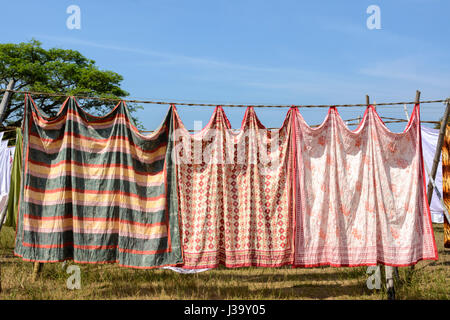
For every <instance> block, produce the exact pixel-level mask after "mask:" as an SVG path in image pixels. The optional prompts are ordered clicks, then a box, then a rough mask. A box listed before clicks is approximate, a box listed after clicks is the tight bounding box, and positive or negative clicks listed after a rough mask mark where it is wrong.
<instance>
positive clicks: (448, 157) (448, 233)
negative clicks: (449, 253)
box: [442, 126, 450, 248]
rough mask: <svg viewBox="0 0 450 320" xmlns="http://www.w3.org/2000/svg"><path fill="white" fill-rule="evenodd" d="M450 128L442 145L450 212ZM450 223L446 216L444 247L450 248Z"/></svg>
mask: <svg viewBox="0 0 450 320" xmlns="http://www.w3.org/2000/svg"><path fill="white" fill-rule="evenodd" d="M449 128H450V126H447V128H446V130H445V136H444V144H443V145H442V191H443V193H444V204H445V206H446V207H447V210H450V129H449ZM449 222H450V221H448V220H447V218H446V217H445V216H444V247H445V248H450V223H449Z"/></svg>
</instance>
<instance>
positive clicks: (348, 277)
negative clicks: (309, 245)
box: [0, 224, 450, 300]
mask: <svg viewBox="0 0 450 320" xmlns="http://www.w3.org/2000/svg"><path fill="white" fill-rule="evenodd" d="M434 231H435V237H436V242H437V245H438V250H439V260H438V261H431V262H430V261H422V262H419V263H418V264H417V265H416V267H415V269H414V272H413V273H411V272H410V268H400V270H399V271H400V280H399V281H397V282H396V294H397V298H398V299H446V300H448V299H450V286H449V285H450V250H448V249H447V250H445V249H444V247H443V227H442V225H437V224H435V225H434ZM13 247H14V232H13V230H12V229H10V228H6V227H5V228H3V230H2V231H1V233H0V263H1V272H2V274H1V276H2V279H1V280H2V287H3V292H2V293H0V299H192V300H194V299H259V300H264V299H386V291H385V289H384V288H382V289H380V290H369V289H368V288H367V287H366V280H367V275H366V273H365V272H366V268H365V267H357V268H331V267H321V268H312V269H309V268H308V269H302V268H299V269H292V268H290V267H286V268H239V269H226V268H218V269H215V270H211V271H207V272H204V273H200V274H187V275H186V274H178V273H175V272H172V271H170V270H162V269H153V270H134V269H126V268H120V267H118V266H117V265H80V267H81V289H80V290H69V289H67V287H66V280H67V278H68V277H69V275H68V274H67V273H66V271H65V270H64V269H63V267H62V263H51V264H45V265H44V266H43V269H42V272H41V274H40V276H39V278H38V279H37V280H36V282H32V281H31V274H32V268H33V266H32V263H31V262H24V261H22V260H21V259H19V258H16V257H14V256H13ZM68 264H72V263H68ZM66 265H67V264H66ZM408 277H410V281H406V279H407V278H408Z"/></svg>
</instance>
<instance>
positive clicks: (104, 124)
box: [15, 96, 183, 268]
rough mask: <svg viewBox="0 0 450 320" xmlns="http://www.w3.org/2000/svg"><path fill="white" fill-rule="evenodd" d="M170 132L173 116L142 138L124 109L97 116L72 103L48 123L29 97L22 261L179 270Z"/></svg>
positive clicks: (20, 231)
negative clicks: (73, 261) (67, 262)
mask: <svg viewBox="0 0 450 320" xmlns="http://www.w3.org/2000/svg"><path fill="white" fill-rule="evenodd" d="M172 126H173V110H172V108H171V109H170V110H169V112H168V114H167V116H166V118H165V120H164V122H163V123H162V125H161V126H160V127H159V128H158V129H157V130H156V131H155V132H154V133H153V134H152V135H151V136H143V135H141V134H140V133H139V132H138V130H137V129H136V127H135V126H134V124H133V121H132V119H131V117H130V114H129V111H128V109H127V107H126V105H125V103H123V102H121V103H119V104H118V105H117V106H116V107H115V108H114V109H113V111H111V112H110V113H109V114H108V115H106V116H104V117H94V116H92V115H89V114H87V113H85V112H84V111H83V110H82V109H81V108H80V107H79V106H78V104H77V102H76V101H75V99H73V98H69V99H67V100H66V101H65V103H64V104H63V106H62V107H61V109H60V111H59V113H58V114H57V116H56V117H54V118H48V117H47V116H46V115H45V114H44V113H43V112H42V111H41V110H40V109H39V108H38V107H37V106H36V105H35V104H34V102H33V101H32V99H31V97H30V96H27V97H26V100H25V115H24V124H23V150H24V152H23V154H24V155H23V156H24V167H23V175H22V188H21V201H20V205H19V218H18V219H19V223H18V230H17V234H16V249H15V253H16V255H18V256H21V257H22V258H23V259H25V260H30V261H40V262H55V261H63V260H67V259H73V260H75V261H76V262H81V263H112V262H117V263H119V264H120V265H121V266H126V267H134V268H152V267H160V266H175V265H178V264H181V263H182V262H183V259H182V253H181V247H180V235H179V223H178V200H177V191H176V187H175V183H176V181H175V171H174V170H173V167H172V164H171V157H170V154H171V149H172V144H171V143H170V142H169V137H170V133H171V130H172ZM166 155H167V156H166Z"/></svg>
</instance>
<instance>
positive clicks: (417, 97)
mask: <svg viewBox="0 0 450 320" xmlns="http://www.w3.org/2000/svg"><path fill="white" fill-rule="evenodd" d="M415 103H416V104H417V103H420V91H419V90H417V91H416V100H415ZM447 109H448V108H447ZM447 116H448V115H447ZM446 123H447V121H446ZM441 132H442V128H441ZM441 132H439V138H438V142H437V147H436V153H435V154H434V161H436V155H437V149H438V148H439V155H438V157H437V159H438V162H437V163H436V166H435V165H434V161H433V168H435V169H434V174H433V176H432V177H430V178H433V180H434V178H435V177H436V172H437V165H438V164H439V158H440V157H441V149H442V142H443V141H444V139H442V138H443V135H442V137H441ZM444 133H445V129H444ZM439 140H442V141H441V142H439ZM439 144H441V146H439ZM431 172H433V171H431ZM430 186H431V190H430ZM430 192H431V195H433V185H432V184H431V183H428V188H427V197H428V204H430V201H431V196H430ZM410 271H411V273H410V275H409V279H408V281H409V280H411V276H412V272H413V271H414V265H412V266H411V268H410Z"/></svg>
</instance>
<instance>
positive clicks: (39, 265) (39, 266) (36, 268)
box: [31, 262, 42, 282]
mask: <svg viewBox="0 0 450 320" xmlns="http://www.w3.org/2000/svg"><path fill="white" fill-rule="evenodd" d="M41 269H42V263H40V262H35V263H34V264H33V275H32V278H31V281H33V282H35V281H36V279H37V277H38V275H39V273H40V272H41Z"/></svg>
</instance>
